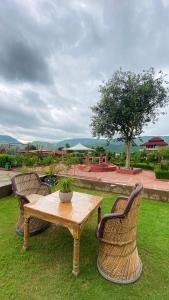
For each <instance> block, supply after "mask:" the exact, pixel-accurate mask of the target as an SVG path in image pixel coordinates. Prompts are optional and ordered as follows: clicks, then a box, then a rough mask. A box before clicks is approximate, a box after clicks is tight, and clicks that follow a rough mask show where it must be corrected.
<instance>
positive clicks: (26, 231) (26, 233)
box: [23, 218, 30, 250]
mask: <svg viewBox="0 0 169 300" xmlns="http://www.w3.org/2000/svg"><path fill="white" fill-rule="evenodd" d="M29 221H30V218H25V220H24V241H23V250H26V249H27V248H28V244H29Z"/></svg>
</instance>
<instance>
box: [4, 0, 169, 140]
mask: <svg viewBox="0 0 169 300" xmlns="http://www.w3.org/2000/svg"><path fill="white" fill-rule="evenodd" d="M168 15H169V5H168V2H167V1H165V0H161V1H160V0H154V1H147V0H143V1H140V0H129V1H128V0H126V1H124V0H118V1H117V0H106V1H104V0H92V1H91V0H71V1H67V0H37V1H30V0H27V1H21V0H13V1H10V0H5V1H0V20H1V21H0V41H1V42H0V131H1V132H4V131H5V132H8V133H10V132H11V134H13V135H16V136H17V138H19V137H21V138H22V139H23V138H25V139H41V140H42V139H44V140H45V139H48V140H49V139H50V140H57V139H62V138H66V137H67V138H71V137H77V136H79V137H85V136H89V135H90V129H89V123H90V115H91V111H90V106H92V105H93V104H94V103H96V101H98V99H99V93H98V87H99V84H100V83H101V82H102V81H103V80H106V79H108V78H110V76H111V75H112V73H113V72H114V71H115V70H116V69H118V68H119V67H120V66H122V67H123V68H124V69H130V70H133V71H141V70H142V69H143V68H149V67H150V66H153V67H154V68H155V69H157V70H158V69H164V70H165V71H169V60H168V52H169V40H168V34H169V18H168ZM4 90H5V92H4ZM166 124H167V123H165V122H163V118H160V119H159V121H158V123H157V124H156V125H150V127H149V128H145V133H150V132H152V133H155V134H158V135H160V134H161V135H162V134H167V133H168V134H169V130H168V126H167V125H166Z"/></svg>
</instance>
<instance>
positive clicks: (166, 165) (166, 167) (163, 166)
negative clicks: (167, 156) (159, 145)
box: [160, 160, 169, 171]
mask: <svg viewBox="0 0 169 300" xmlns="http://www.w3.org/2000/svg"><path fill="white" fill-rule="evenodd" d="M160 168H161V170H164V171H168V170H169V161H168V160H162V161H161V164H160Z"/></svg>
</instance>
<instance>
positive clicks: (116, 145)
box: [0, 135, 169, 153]
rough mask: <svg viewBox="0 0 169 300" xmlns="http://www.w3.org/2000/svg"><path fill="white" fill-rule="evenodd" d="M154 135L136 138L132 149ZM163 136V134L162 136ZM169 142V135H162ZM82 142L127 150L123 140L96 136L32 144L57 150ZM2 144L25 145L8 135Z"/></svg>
mask: <svg viewBox="0 0 169 300" xmlns="http://www.w3.org/2000/svg"><path fill="white" fill-rule="evenodd" d="M151 137H152V136H142V137H140V138H136V140H135V144H136V145H135V146H133V147H132V151H136V150H139V145H140V144H142V143H144V142H145V141H148V140H149V139H150V138H151ZM161 137H162V136H161ZM162 138H163V139H164V140H165V141H166V142H167V143H168V144H169V136H163V137H162ZM78 143H81V144H83V145H85V146H87V147H93V146H97V145H99V146H103V147H105V148H106V149H107V150H108V151H111V152H117V153H119V152H123V151H125V145H124V143H123V142H119V141H118V140H117V139H113V140H112V141H111V143H110V144H109V145H107V140H106V139H94V138H76V139H67V140H63V141H60V142H56V143H48V142H45V141H44V142H42V141H33V142H32V144H33V145H35V146H37V148H38V149H46V150H57V149H58V148H59V147H64V146H65V144H69V145H70V146H71V147H72V146H75V145H76V144H78ZM0 144H18V146H19V147H23V145H22V144H20V142H19V141H18V140H17V139H15V138H13V137H11V136H8V135H0Z"/></svg>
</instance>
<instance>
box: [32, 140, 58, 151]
mask: <svg viewBox="0 0 169 300" xmlns="http://www.w3.org/2000/svg"><path fill="white" fill-rule="evenodd" d="M30 144H32V145H34V146H36V147H37V149H44V150H56V149H57V148H58V146H57V144H54V143H48V142H41V141H33V142H32V143H30Z"/></svg>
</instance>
